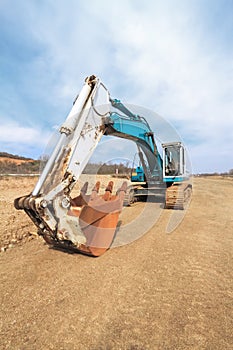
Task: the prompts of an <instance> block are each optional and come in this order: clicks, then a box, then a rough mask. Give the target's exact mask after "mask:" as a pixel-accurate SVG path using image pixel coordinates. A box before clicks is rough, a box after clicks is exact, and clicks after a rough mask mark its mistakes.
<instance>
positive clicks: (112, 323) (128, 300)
mask: <svg viewBox="0 0 233 350" xmlns="http://www.w3.org/2000/svg"><path fill="white" fill-rule="evenodd" d="M35 182H36V179H35V178H18V177H16V178H10V177H2V178H0V219H1V220H0V245H1V248H2V249H1V250H2V253H1V254H0V263H1V269H0V274H1V287H0V298H1V303H0V349H4V350H5V349H10V350H11V349H17V350H34V349H35V350H37V349H46V350H47V349H48V350H50V349H56V350H61V349H64V350H73V349H74V350H75V349H77V350H78V349H84V350H86V349H90V350H101V349H105V350H110V349H117V350H118V349H122V350H144V349H150V350H156V349H160V350H165V349H166V350H171V349H195V350H200V349H208V350H215V349H216V350H220V349H222V350H227V349H229V350H230V349H232V348H233V332H232V329H233V278H232V277H233V272H232V267H233V249H232V248H233V234H232V233H233V213H232V204H233V181H232V180H231V179H222V178H196V179H194V193H193V198H192V202H191V205H190V207H189V209H188V211H187V213H186V215H185V217H184V219H183V221H182V222H181V224H180V225H179V226H178V227H177V229H176V230H175V231H173V232H172V233H171V234H167V233H166V232H165V231H166V226H167V223H168V220H169V216H170V214H171V212H170V211H169V210H164V211H163V212H162V215H161V216H160V218H159V220H158V221H157V223H156V225H155V226H154V227H153V228H152V229H151V230H150V231H149V232H148V233H147V234H145V235H144V236H143V237H142V238H140V239H138V240H136V241H135V242H133V243H131V244H129V245H125V246H123V247H118V248H114V249H110V250H109V251H108V252H107V253H105V254H104V255H103V256H101V257H99V258H91V257H88V256H84V255H79V254H68V253H64V252H61V251H58V250H54V249H51V248H49V247H48V246H47V245H46V244H45V243H44V242H43V240H42V239H41V238H38V237H37V236H36V228H35V227H34V225H33V223H32V222H31V221H30V220H29V218H27V216H26V214H25V213H24V212H23V211H16V210H15V209H14V207H13V201H14V198H15V197H18V196H20V195H24V194H27V193H29V192H30V191H31V190H32V189H33V187H34V184H35ZM129 209H130V208H129ZM128 213H129V214H128V215H130V211H128ZM132 215H133V214H132Z"/></svg>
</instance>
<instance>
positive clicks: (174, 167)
mask: <svg viewBox="0 0 233 350" xmlns="http://www.w3.org/2000/svg"><path fill="white" fill-rule="evenodd" d="M162 147H163V179H164V182H174V181H183V180H184V179H185V177H186V174H185V173H186V169H185V152H184V147H183V145H182V144H181V142H172V143H163V144H162Z"/></svg>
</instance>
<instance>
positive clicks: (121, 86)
mask: <svg viewBox="0 0 233 350" xmlns="http://www.w3.org/2000/svg"><path fill="white" fill-rule="evenodd" d="M232 33H233V1H230V0H221V1H220V0H219V1H212V0H193V1H192V0H189V1H184V0H183V1H182V0H180V1H178V0H177V1H176V0H173V1H172V0H170V1H168V0H164V1H157V0H147V1H144V2H142V1H139V0H119V1H118V2H111V1H107V0H98V1H97V0H85V1H84V0H83V1H75V0H66V1H65V0H64V1H63V0H58V1H50V0H47V1H45V0H41V1H36V0H19V1H16V0H15V1H13V0H0V73H1V74H0V93H1V98H0V122H1V127H0V151H6V152H11V153H14V154H20V155H23V156H29V157H34V158H38V157H39V156H40V155H41V154H42V153H43V152H44V149H45V147H46V144H47V142H48V140H49V138H50V135H51V133H52V132H53V130H54V128H55V127H56V126H58V125H60V124H61V123H62V122H63V120H64V119H65V117H66V115H67V114H68V112H69V110H70V108H71V106H72V102H73V99H74V97H75V96H76V94H77V93H78V92H79V90H80V88H81V87H82V85H83V81H84V78H85V77H86V76H88V75H91V74H95V75H97V76H99V77H100V78H101V80H102V81H103V82H104V84H105V85H106V86H107V87H108V89H109V91H110V93H111V96H112V97H115V98H119V99H121V100H122V101H123V102H126V103H131V104H134V105H139V106H143V107H145V108H148V109H150V110H152V111H154V112H157V113H158V114H159V115H161V116H162V117H164V118H165V119H166V120H167V121H168V122H169V123H171V124H172V125H173V126H174V127H175V128H176V130H177V131H178V133H179V134H180V135H181V137H182V138H183V139H184V141H185V143H186V146H187V147H188V149H189V152H190V157H191V161H192V164H193V170H194V172H204V171H207V172H213V171H228V170H229V169H231V168H233V157H232V149H233V98H232V91H233V35H232Z"/></svg>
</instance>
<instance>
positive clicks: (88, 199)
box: [14, 75, 192, 257]
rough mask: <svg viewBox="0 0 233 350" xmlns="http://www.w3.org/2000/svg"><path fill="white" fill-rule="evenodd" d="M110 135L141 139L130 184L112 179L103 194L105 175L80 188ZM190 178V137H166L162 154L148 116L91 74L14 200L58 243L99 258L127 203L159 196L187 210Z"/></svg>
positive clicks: (45, 235) (40, 230)
mask: <svg viewBox="0 0 233 350" xmlns="http://www.w3.org/2000/svg"><path fill="white" fill-rule="evenodd" d="M104 136H112V137H117V138H122V139H127V140H131V141H132V142H134V143H135V144H136V147H137V149H138V155H139V159H140V165H138V166H137V167H136V168H135V169H134V171H133V173H132V176H131V182H130V185H129V184H128V183H127V181H124V180H123V181H122V184H121V186H120V187H119V188H118V189H117V191H116V193H114V192H113V187H114V183H113V181H109V183H108V184H107V186H106V188H105V192H104V193H102V194H101V193H100V187H101V183H100V182H99V181H96V183H95V185H94V186H93V187H92V188H91V190H90V189H89V184H88V182H85V183H84V184H83V186H82V187H80V188H79V190H78V193H76V194H75V195H72V191H73V190H74V188H75V185H76V184H77V183H78V181H79V179H80V176H81V175H82V173H83V171H84V169H85V167H86V165H87V164H88V161H89V160H90V158H91V156H92V154H93V152H94V151H95V149H96V147H97V145H98V144H99V143H100V141H101V138H102V137H104ZM188 180H189V173H188V170H187V169H186V151H185V147H184V145H183V144H182V142H181V141H171V142H168V143H162V156H161V155H160V152H159V151H158V147H157V145H156V142H155V136H154V132H153V131H152V130H151V128H150V125H149V123H148V122H147V120H146V119H145V117H144V116H143V115H138V114H136V113H134V112H133V111H131V110H130V109H129V108H128V107H127V106H126V105H124V104H123V103H122V102H121V101H120V100H117V99H112V98H111V97H110V93H109V91H108V89H107V88H106V87H105V85H104V84H103V83H102V81H101V80H100V79H99V78H98V77H96V76H94V75H91V76H89V77H87V78H86V79H85V82H84V85H83V87H82V89H81V91H80V93H79V95H78V96H77V97H76V99H75V101H74V103H73V106H72V108H71V111H70V112H69V114H68V116H67V118H66V120H65V122H64V123H63V124H62V125H61V127H60V129H59V139H58V142H57V144H56V145H55V147H54V149H53V151H52V153H51V155H50V157H49V158H48V160H47V163H46V165H45V166H44V169H43V170H42V173H41V175H40V177H39V179H38V182H37V183H36V186H35V188H34V189H33V191H32V192H31V193H30V194H29V195H26V196H22V197H19V198H16V199H15V201H14V206H15V208H16V209H18V210H24V211H25V212H26V214H27V215H28V216H29V217H30V219H31V220H32V221H33V223H34V224H35V225H36V226H37V229H38V235H40V236H42V237H43V239H44V240H45V241H46V242H47V243H48V244H49V245H50V246H52V247H54V248H58V249H61V250H67V251H73V252H79V253H83V254H86V255H89V256H94V257H97V256H100V255H102V254H103V253H105V252H106V251H107V250H108V249H109V248H110V247H111V244H112V242H113V241H114V238H115V236H116V234H117V231H118V220H119V215H120V213H121V212H122V209H123V206H131V205H132V204H133V203H135V202H137V201H143V200H146V201H153V200H155V201H156V200H157V201H161V202H162V203H163V206H164V208H167V209H173V210H183V209H185V207H186V206H187V203H188V202H189V200H190V197H191V191H192V186H191V185H190V182H189V181H188ZM76 192H77V191H76Z"/></svg>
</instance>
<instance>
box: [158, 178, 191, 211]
mask: <svg viewBox="0 0 233 350" xmlns="http://www.w3.org/2000/svg"><path fill="white" fill-rule="evenodd" d="M191 193H192V186H191V185H190V184H187V183H175V184H173V185H172V186H170V187H168V188H167V190H166V202H165V208H166V209H181V210H184V209H186V208H187V206H188V204H189V202H190V199H191Z"/></svg>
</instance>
